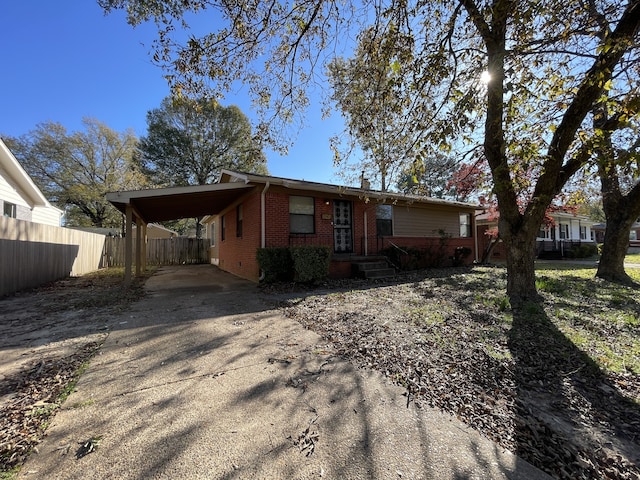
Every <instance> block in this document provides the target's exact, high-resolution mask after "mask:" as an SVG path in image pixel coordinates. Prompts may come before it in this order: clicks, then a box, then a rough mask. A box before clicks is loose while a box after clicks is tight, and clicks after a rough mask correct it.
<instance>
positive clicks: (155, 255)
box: [103, 237, 209, 267]
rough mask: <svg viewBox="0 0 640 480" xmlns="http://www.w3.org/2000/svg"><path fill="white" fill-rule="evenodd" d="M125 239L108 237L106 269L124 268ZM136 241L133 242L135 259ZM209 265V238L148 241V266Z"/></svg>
mask: <svg viewBox="0 0 640 480" xmlns="http://www.w3.org/2000/svg"><path fill="white" fill-rule="evenodd" d="M125 241H126V239H125V238H119V237H107V239H106V240H105V243H104V252H103V264H104V266H105V267H123V266H124V252H125ZM135 255H136V240H135V238H134V240H133V258H134V259H135ZM194 263H209V239H207V238H200V239H198V238H185V237H173V238H149V239H148V240H147V265H184V264H194Z"/></svg>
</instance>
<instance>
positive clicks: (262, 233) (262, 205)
mask: <svg viewBox="0 0 640 480" xmlns="http://www.w3.org/2000/svg"><path fill="white" fill-rule="evenodd" d="M270 186H271V184H270V183H269V182H267V183H266V184H265V186H264V188H263V189H262V193H261V194H260V246H261V247H262V248H265V247H266V246H267V227H266V225H265V219H266V217H267V213H266V205H265V200H266V193H267V190H269V187H270Z"/></svg>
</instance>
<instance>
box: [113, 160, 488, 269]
mask: <svg viewBox="0 0 640 480" xmlns="http://www.w3.org/2000/svg"><path fill="white" fill-rule="evenodd" d="M364 187H366V185H364ZM107 199H108V200H109V201H111V203H113V205H114V206H115V207H116V208H118V209H119V210H120V211H122V212H123V213H125V214H126V215H127V217H128V221H135V222H137V223H138V224H139V226H142V225H144V224H146V223H149V222H158V221H164V220H172V219H177V218H185V217H205V218H204V220H203V221H202V223H204V224H205V225H206V227H207V232H208V237H209V238H210V239H211V240H212V247H211V261H212V263H217V264H218V265H219V266H220V268H221V269H223V270H226V271H228V272H230V273H233V274H234V275H237V276H239V277H242V278H246V279H250V280H254V281H257V280H258V279H259V277H260V269H259V266H258V263H257V259H256V252H257V250H258V248H261V247H267V248H268V247H290V246H296V245H325V246H328V247H330V249H331V251H332V252H333V256H332V261H331V266H330V275H331V276H332V277H348V276H350V275H351V273H352V262H353V261H355V260H356V259H358V260H360V259H362V258H367V257H372V256H376V255H377V254H378V253H379V252H381V251H382V250H384V249H385V248H389V247H390V248H399V249H402V248H408V247H412V248H429V247H434V246H438V247H439V248H440V247H441V248H443V250H444V251H445V254H446V255H447V257H452V256H453V255H454V252H455V249H456V248H457V247H465V248H467V249H469V251H471V254H470V255H469V256H468V257H467V259H466V261H468V262H471V261H473V260H474V259H476V258H477V255H476V253H477V242H476V237H475V236H474V232H475V211H476V210H477V208H478V206H477V205H474V204H469V203H461V202H450V201H446V200H440V199H432V198H426V197H420V196H412V195H402V194H398V193H390V192H379V191H374V190H370V189H368V188H357V187H343V186H337V185H329V184H323V183H315V182H307V181H302V180H293V179H287V178H280V177H271V176H264V175H256V174H247V173H240V172H234V171H230V170H223V172H222V174H221V176H220V178H219V180H218V182H217V183H216V184H213V185H199V186H192V187H174V188H163V189H153V190H139V191H131V192H114V193H109V194H108V195H107ZM132 245H133V244H132V241H131V247H130V248H131V250H133V246H132ZM131 255H132V254H131V253H130V254H129V256H131ZM136 265H138V260H137V259H136ZM130 266H131V265H129V267H125V275H126V272H128V271H129V268H130ZM138 270H139V269H136V271H138Z"/></svg>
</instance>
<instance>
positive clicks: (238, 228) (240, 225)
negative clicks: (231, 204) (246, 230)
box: [236, 205, 242, 237]
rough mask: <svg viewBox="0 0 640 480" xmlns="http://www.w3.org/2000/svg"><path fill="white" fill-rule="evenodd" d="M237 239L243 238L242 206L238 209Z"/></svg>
mask: <svg viewBox="0 0 640 480" xmlns="http://www.w3.org/2000/svg"><path fill="white" fill-rule="evenodd" d="M236 237H242V205H238V206H237V207H236Z"/></svg>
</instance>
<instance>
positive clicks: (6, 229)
mask: <svg viewBox="0 0 640 480" xmlns="http://www.w3.org/2000/svg"><path fill="white" fill-rule="evenodd" d="M104 240H105V236H104V235H98V234H95V233H89V232H81V231H79V230H72V229H70V228H62V227H54V226H51V225H43V224H40V223H32V222H26V221H23V220H16V219H15V218H7V217H0V296H2V295H7V294H10V293H13V292H17V291H18V290H23V289H25V288H32V287H37V286H38V285H42V284H44V283H47V282H52V281H54V280H58V279H60V278H66V277H68V276H70V275H72V276H76V275H82V274H84V273H89V272H92V271H94V270H97V269H99V268H101V267H102V266H103V265H102V263H101V261H102V251H103V247H104Z"/></svg>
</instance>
